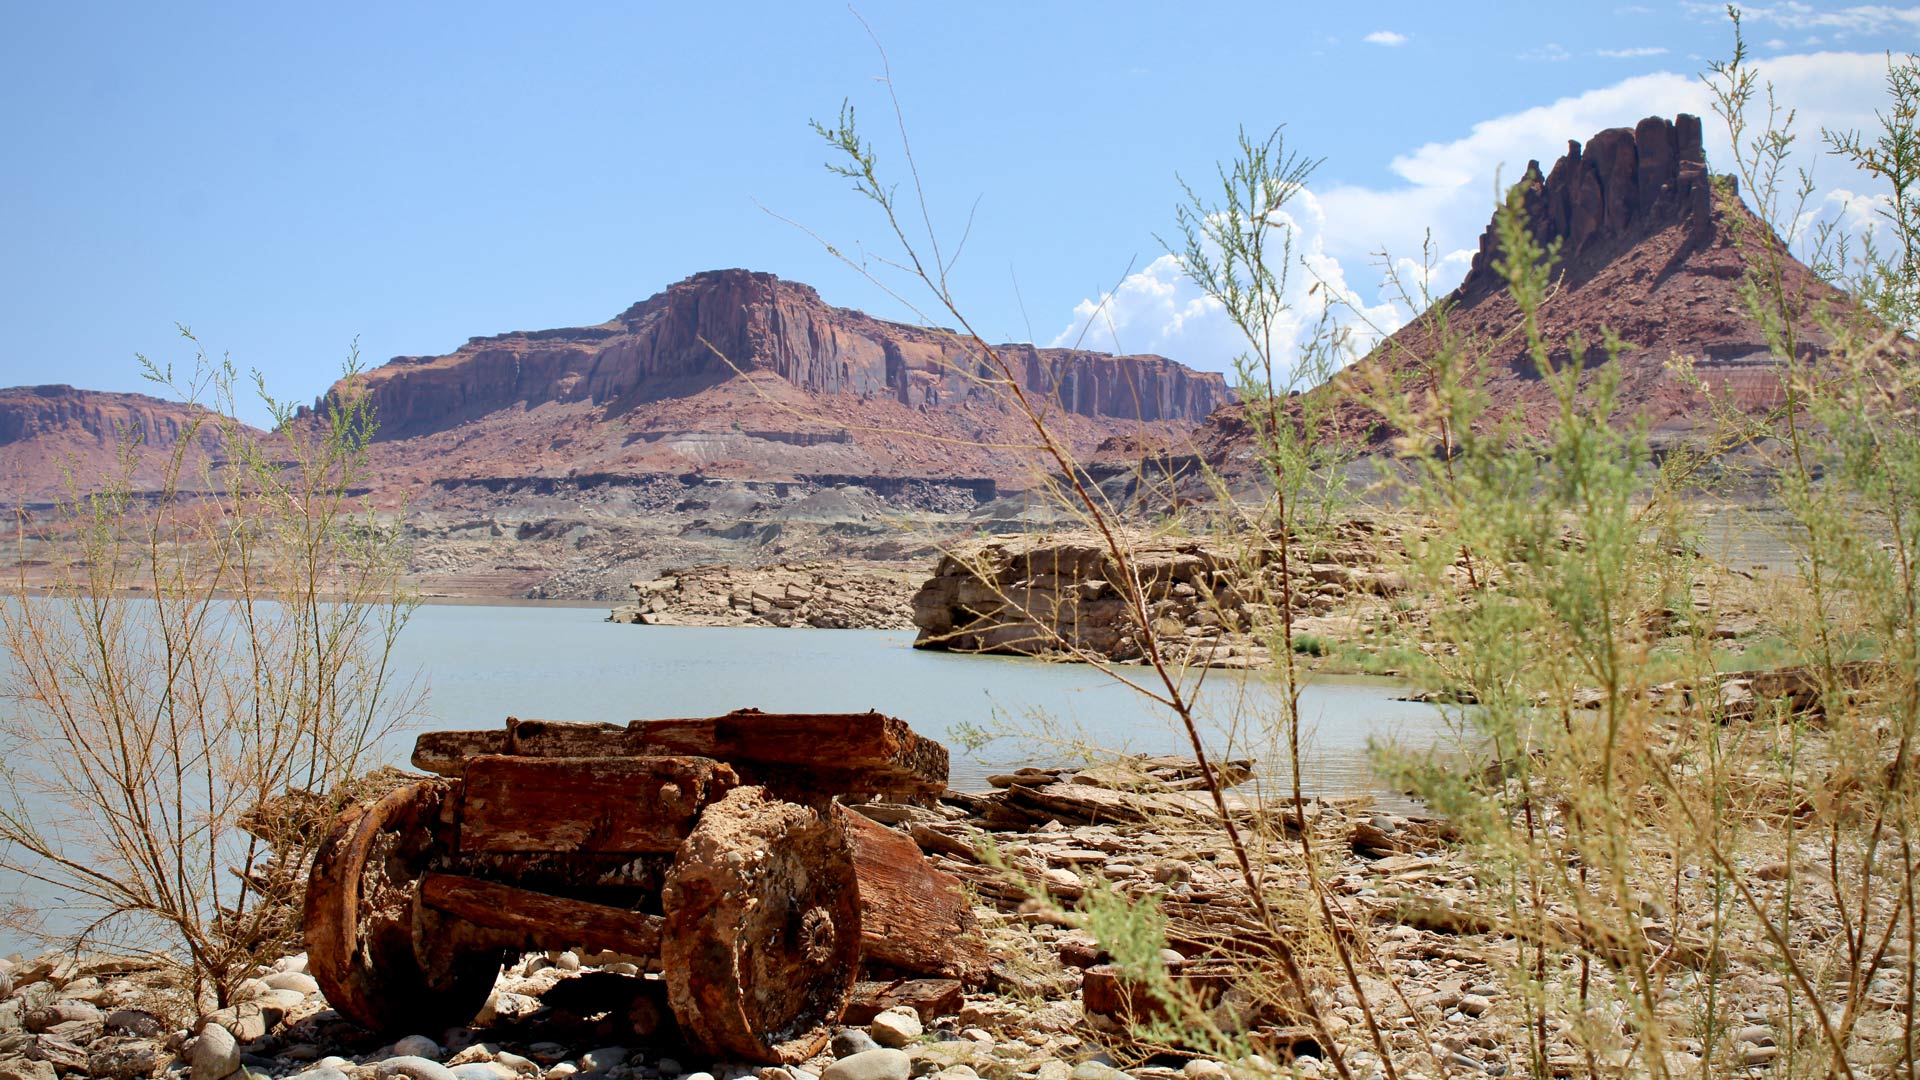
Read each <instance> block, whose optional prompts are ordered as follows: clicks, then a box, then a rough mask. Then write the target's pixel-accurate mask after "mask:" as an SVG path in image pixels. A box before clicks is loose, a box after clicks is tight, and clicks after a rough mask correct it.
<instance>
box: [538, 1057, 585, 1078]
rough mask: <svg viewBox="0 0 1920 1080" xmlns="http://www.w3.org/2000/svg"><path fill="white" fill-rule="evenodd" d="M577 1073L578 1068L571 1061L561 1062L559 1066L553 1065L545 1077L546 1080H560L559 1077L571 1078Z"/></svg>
mask: <svg viewBox="0 0 1920 1080" xmlns="http://www.w3.org/2000/svg"><path fill="white" fill-rule="evenodd" d="M579 1071H580V1066H578V1065H575V1064H574V1063H573V1062H571V1061H563V1062H561V1063H560V1064H558V1065H555V1066H554V1067H553V1068H551V1069H548V1070H547V1073H546V1076H547V1080H560V1078H561V1077H564V1076H572V1075H573V1074H574V1073H577V1072H579Z"/></svg>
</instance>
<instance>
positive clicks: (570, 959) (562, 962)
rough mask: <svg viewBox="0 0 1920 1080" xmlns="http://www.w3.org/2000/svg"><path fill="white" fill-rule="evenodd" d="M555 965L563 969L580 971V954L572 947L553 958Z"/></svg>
mask: <svg viewBox="0 0 1920 1080" xmlns="http://www.w3.org/2000/svg"><path fill="white" fill-rule="evenodd" d="M553 966H554V967H557V968H559V969H560V970H561V971H579V970H580V954H579V953H577V952H574V951H573V950H572V949H568V950H567V951H566V952H563V953H561V954H560V955H559V956H556V957H554V958H553Z"/></svg>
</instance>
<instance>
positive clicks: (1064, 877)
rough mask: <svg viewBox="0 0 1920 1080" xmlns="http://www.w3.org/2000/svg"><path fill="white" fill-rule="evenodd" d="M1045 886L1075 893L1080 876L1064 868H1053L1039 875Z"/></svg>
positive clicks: (1078, 885) (1078, 886)
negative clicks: (1042, 878) (1045, 883)
mask: <svg viewBox="0 0 1920 1080" xmlns="http://www.w3.org/2000/svg"><path fill="white" fill-rule="evenodd" d="M1041 876H1042V877H1044V878H1045V879H1046V882H1047V884H1049V885H1052V886H1054V887H1055V888H1060V889H1067V890H1069V891H1077V890H1078V889H1079V888H1080V875H1079V874H1076V873H1074V872H1073V871H1071V870H1068V869H1066V868H1064V867H1057V866H1056V867H1054V868H1052V869H1050V870H1048V871H1047V872H1046V873H1045V874H1042V875H1041Z"/></svg>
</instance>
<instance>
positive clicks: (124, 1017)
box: [106, 1009, 167, 1039]
mask: <svg viewBox="0 0 1920 1080" xmlns="http://www.w3.org/2000/svg"><path fill="white" fill-rule="evenodd" d="M106 1024H107V1027H108V1028H109V1029H111V1030H113V1031H124V1032H126V1033H127V1034H129V1035H138V1036H140V1037H141V1038H143V1039H151V1038H155V1037H157V1036H158V1035H159V1034H160V1033H161V1032H163V1031H165V1030H167V1025H166V1023H165V1021H162V1020H161V1019H160V1018H159V1017H157V1016H155V1015H153V1014H152V1013H150V1012H148V1011H147V1010H145V1009H115V1010H114V1011H112V1012H110V1013H108V1014H107V1020H106Z"/></svg>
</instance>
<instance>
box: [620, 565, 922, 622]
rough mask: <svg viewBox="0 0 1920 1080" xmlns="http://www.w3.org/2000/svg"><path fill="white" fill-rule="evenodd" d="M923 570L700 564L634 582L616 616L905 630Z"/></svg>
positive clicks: (643, 619) (624, 619)
mask: <svg viewBox="0 0 1920 1080" xmlns="http://www.w3.org/2000/svg"><path fill="white" fill-rule="evenodd" d="M923 573H924V571H918V570H915V569H911V568H908V567H905V566H895V565H887V564H881V563H874V564H850V565H848V564H835V563H781V564H778V565H774V566H763V567H744V566H725V565H711V566H694V567H689V568H687V569H684V570H675V571H671V572H669V573H666V574H662V575H661V576H660V577H658V578H655V579H653V580H651V581H636V582H634V583H633V590H634V593H635V599H634V602H633V603H631V604H625V605H622V606H620V607H617V608H615V609H614V610H613V614H611V615H609V616H608V621H609V622H617V623H638V624H641V625H645V626H778V627H809V626H810V627H817V628H821V629H830V630H901V629H906V628H908V627H911V626H912V625H913V616H912V604H911V601H910V598H911V597H912V595H913V590H914V586H915V585H916V583H917V582H918V581H919V580H920V578H921V576H922V574H923Z"/></svg>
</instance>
